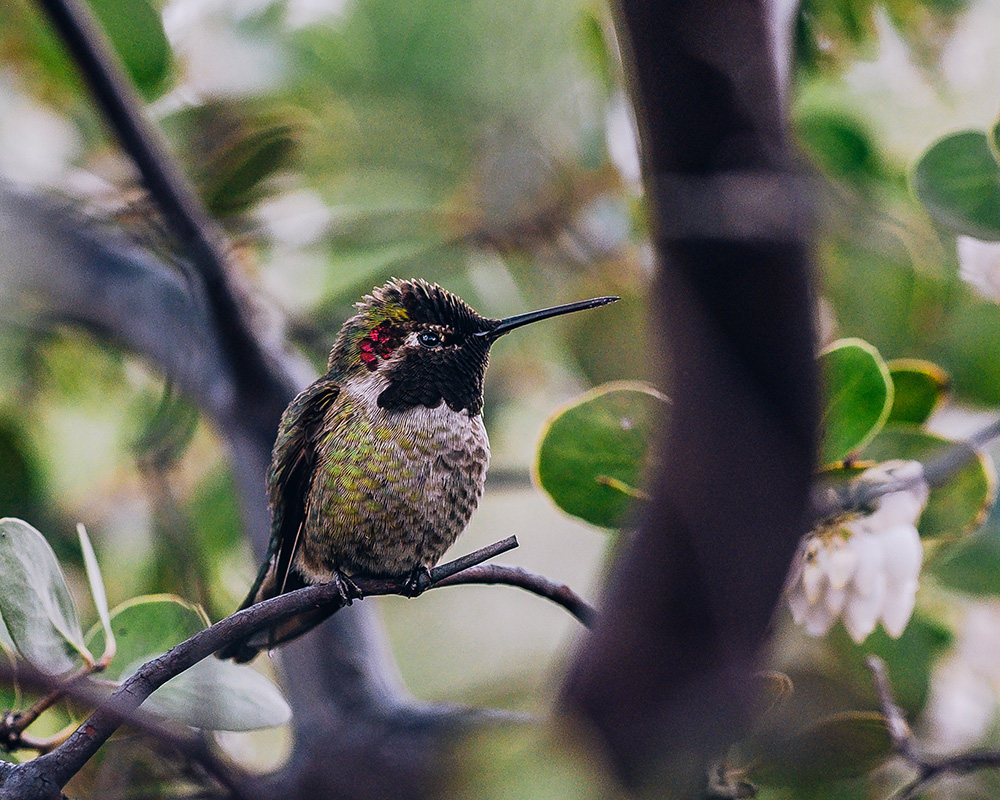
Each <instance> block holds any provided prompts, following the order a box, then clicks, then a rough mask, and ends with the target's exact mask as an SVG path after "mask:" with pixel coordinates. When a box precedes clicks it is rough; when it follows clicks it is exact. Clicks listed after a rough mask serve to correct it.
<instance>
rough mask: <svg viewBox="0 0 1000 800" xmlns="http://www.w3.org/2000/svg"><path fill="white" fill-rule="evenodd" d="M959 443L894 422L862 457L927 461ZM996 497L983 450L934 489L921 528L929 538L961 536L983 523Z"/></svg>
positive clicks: (993, 478)
mask: <svg viewBox="0 0 1000 800" xmlns="http://www.w3.org/2000/svg"><path fill="white" fill-rule="evenodd" d="M955 446H956V444H955V442H952V441H949V440H948V439H944V438H942V437H940V436H935V435H934V434H932V433H927V432H926V431H922V430H920V429H919V428H917V427H915V426H912V425H905V424H902V423H892V424H891V425H886V426H885V428H883V430H882V431H881V432H880V433H879V435H878V436H876V437H875V439H873V440H872V442H871V443H870V444H869V445H868V446H867V447H865V448H864V450H862V452H861V456H862V458H865V459H872V460H873V461H888V460H890V459H893V458H902V459H907V460H914V461H920V462H921V463H923V464H927V463H928V462H929V461H931V460H932V459H933V458H934V457H935V456H937V455H939V454H940V453H941V452H942V451H944V450H947V449H949V448H952V447H955ZM995 496H996V471H995V469H994V467H993V462H992V461H991V460H990V459H989V458H987V457H986V456H984V455H982V454H981V453H980V454H979V455H978V456H977V457H976V458H975V459H973V460H972V461H971V462H969V463H968V464H966V465H965V466H964V467H962V468H961V469H960V470H959V471H958V472H957V473H956V474H955V475H953V476H952V477H951V478H950V479H949V480H948V482H947V483H946V484H945V485H944V486H939V487H935V488H933V489H931V493H930V497H929V499H928V501H927V508H925V509H924V513H923V514H921V516H920V522H919V523H918V524H917V529H918V530H919V531H920V535H921V536H922V537H925V538H933V537H938V536H950V537H958V536H961V535H963V534H965V533H968V532H969V531H971V530H973V529H975V528H977V527H978V526H979V525H981V524H982V522H983V520H984V519H985V517H986V513H987V512H988V511H989V509H990V507H991V506H992V505H993V500H994V498H995Z"/></svg>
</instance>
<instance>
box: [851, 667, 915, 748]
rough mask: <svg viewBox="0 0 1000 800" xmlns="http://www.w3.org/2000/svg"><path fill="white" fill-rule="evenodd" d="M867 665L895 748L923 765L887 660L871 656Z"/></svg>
mask: <svg viewBox="0 0 1000 800" xmlns="http://www.w3.org/2000/svg"><path fill="white" fill-rule="evenodd" d="M865 665H866V666H867V667H868V669H869V671H870V672H871V674H872V680H873V682H874V683H875V693H876V694H877V695H878V704H879V708H881V710H882V716H883V717H885V727H886V730H887V731H888V732H889V737H890V738H891V739H892V746H893V748H894V749H895V750H896V752H897V753H899V754H900V755H901V756H903V758H905V759H906V760H907V761H909V762H910V763H911V764H920V765H922V764H923V763H924V762H923V759H922V758H921V757H920V754H919V753H917V750H916V746H915V744H914V741H913V731H911V730H910V726H909V725H908V724H907V722H906V717H904V716H903V709H901V708H900V707H899V704H898V703H897V702H896V700H895V698H894V697H893V695H892V687H891V686H890V685H889V676H888V674H887V673H886V669H885V662H883V661H882V659H881V658H879V657H878V656H869V657H868V658H867V659H866V660H865Z"/></svg>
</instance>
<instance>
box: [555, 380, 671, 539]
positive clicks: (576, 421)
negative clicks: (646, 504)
mask: <svg viewBox="0 0 1000 800" xmlns="http://www.w3.org/2000/svg"><path fill="white" fill-rule="evenodd" d="M666 413H667V399H666V398H665V397H664V396H663V395H662V394H660V393H659V392H657V391H656V390H655V389H653V388H652V387H650V386H647V385H645V384H642V383H634V382H615V383H608V384H605V385H603V386H599V387H597V388H596V389H594V390H593V391H591V392H588V393H587V394H585V395H583V397H581V398H580V399H579V400H577V401H575V402H574V403H572V404H570V405H569V406H566V407H565V408H563V409H561V410H560V411H558V412H557V413H556V415H555V416H554V417H553V418H552V419H551V420H550V421H549V423H548V425H547V426H546V428H545V431H544V433H543V436H542V441H541V443H540V444H539V447H538V455H537V458H536V461H535V478H536V480H537V482H538V484H539V486H541V488H542V489H543V490H545V491H546V492H547V493H548V495H549V496H550V497H551V498H552V500H553V501H554V502H555V504H556V505H557V506H559V508H561V509H562V510H563V511H565V512H566V513H567V514H572V515H573V516H575V517H579V518H580V519H583V520H585V521H587V522H590V523H592V524H593V525H599V526H601V527H604V528H617V527H619V526H620V525H622V524H623V523H624V522H625V520H626V519H627V517H628V514H629V511H630V509H631V508H632V505H633V503H634V502H635V501H636V500H641V499H643V498H644V497H645V495H644V493H643V492H642V490H641V489H640V488H639V487H640V486H641V485H642V481H643V474H644V473H645V467H646V460H647V453H648V450H649V443H650V440H651V437H652V435H653V431H654V429H655V428H656V427H657V426H659V425H661V424H662V422H663V419H664V418H665V416H666Z"/></svg>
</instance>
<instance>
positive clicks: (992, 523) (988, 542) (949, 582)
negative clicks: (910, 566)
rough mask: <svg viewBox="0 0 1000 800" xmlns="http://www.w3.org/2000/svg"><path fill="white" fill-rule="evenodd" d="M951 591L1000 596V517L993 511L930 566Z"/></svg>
mask: <svg viewBox="0 0 1000 800" xmlns="http://www.w3.org/2000/svg"><path fill="white" fill-rule="evenodd" d="M930 569H931V571H932V572H933V574H934V575H935V576H936V577H937V579H938V580H939V581H940V582H941V583H942V584H943V585H945V586H947V587H948V588H949V589H955V590H957V591H960V592H965V593H967V594H974V595H1000V517H998V515H997V510H996V508H994V510H993V513H992V514H991V515H990V519H989V520H988V521H987V523H986V524H985V525H984V526H983V527H982V528H981V529H980V530H978V531H976V532H975V533H974V534H973V535H972V536H969V537H967V538H966V539H963V540H962V541H961V542H959V543H958V544H956V545H955V546H954V547H953V548H951V549H950V550H949V551H948V553H947V555H946V556H945V557H944V558H942V559H939V560H938V561H936V562H934V563H933V564H932V565H931V568H930Z"/></svg>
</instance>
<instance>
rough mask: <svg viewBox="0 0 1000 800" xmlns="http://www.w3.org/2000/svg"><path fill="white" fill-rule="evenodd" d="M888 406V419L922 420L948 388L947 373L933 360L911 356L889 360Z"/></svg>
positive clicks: (920, 423) (926, 417)
mask: <svg viewBox="0 0 1000 800" xmlns="http://www.w3.org/2000/svg"><path fill="white" fill-rule="evenodd" d="M889 374H890V375H891V376H892V387H893V397H892V410H891V411H890V412H889V419H888V421H889V422H910V423H913V424H915V425H922V424H923V423H925V422H926V421H927V420H928V418H929V417H930V415H931V414H932V413H934V410H935V409H936V408H937V406H938V404H939V403H940V402H941V400H942V399H943V398H944V396H945V395H946V394H947V392H948V386H949V381H948V375H947V374H946V373H945V371H944V370H942V369H941V368H940V367H939V366H938V365H937V364H934V363H933V362H930V361H922V360H920V359H915V358H900V359H896V360H894V361H890V362H889Z"/></svg>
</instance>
